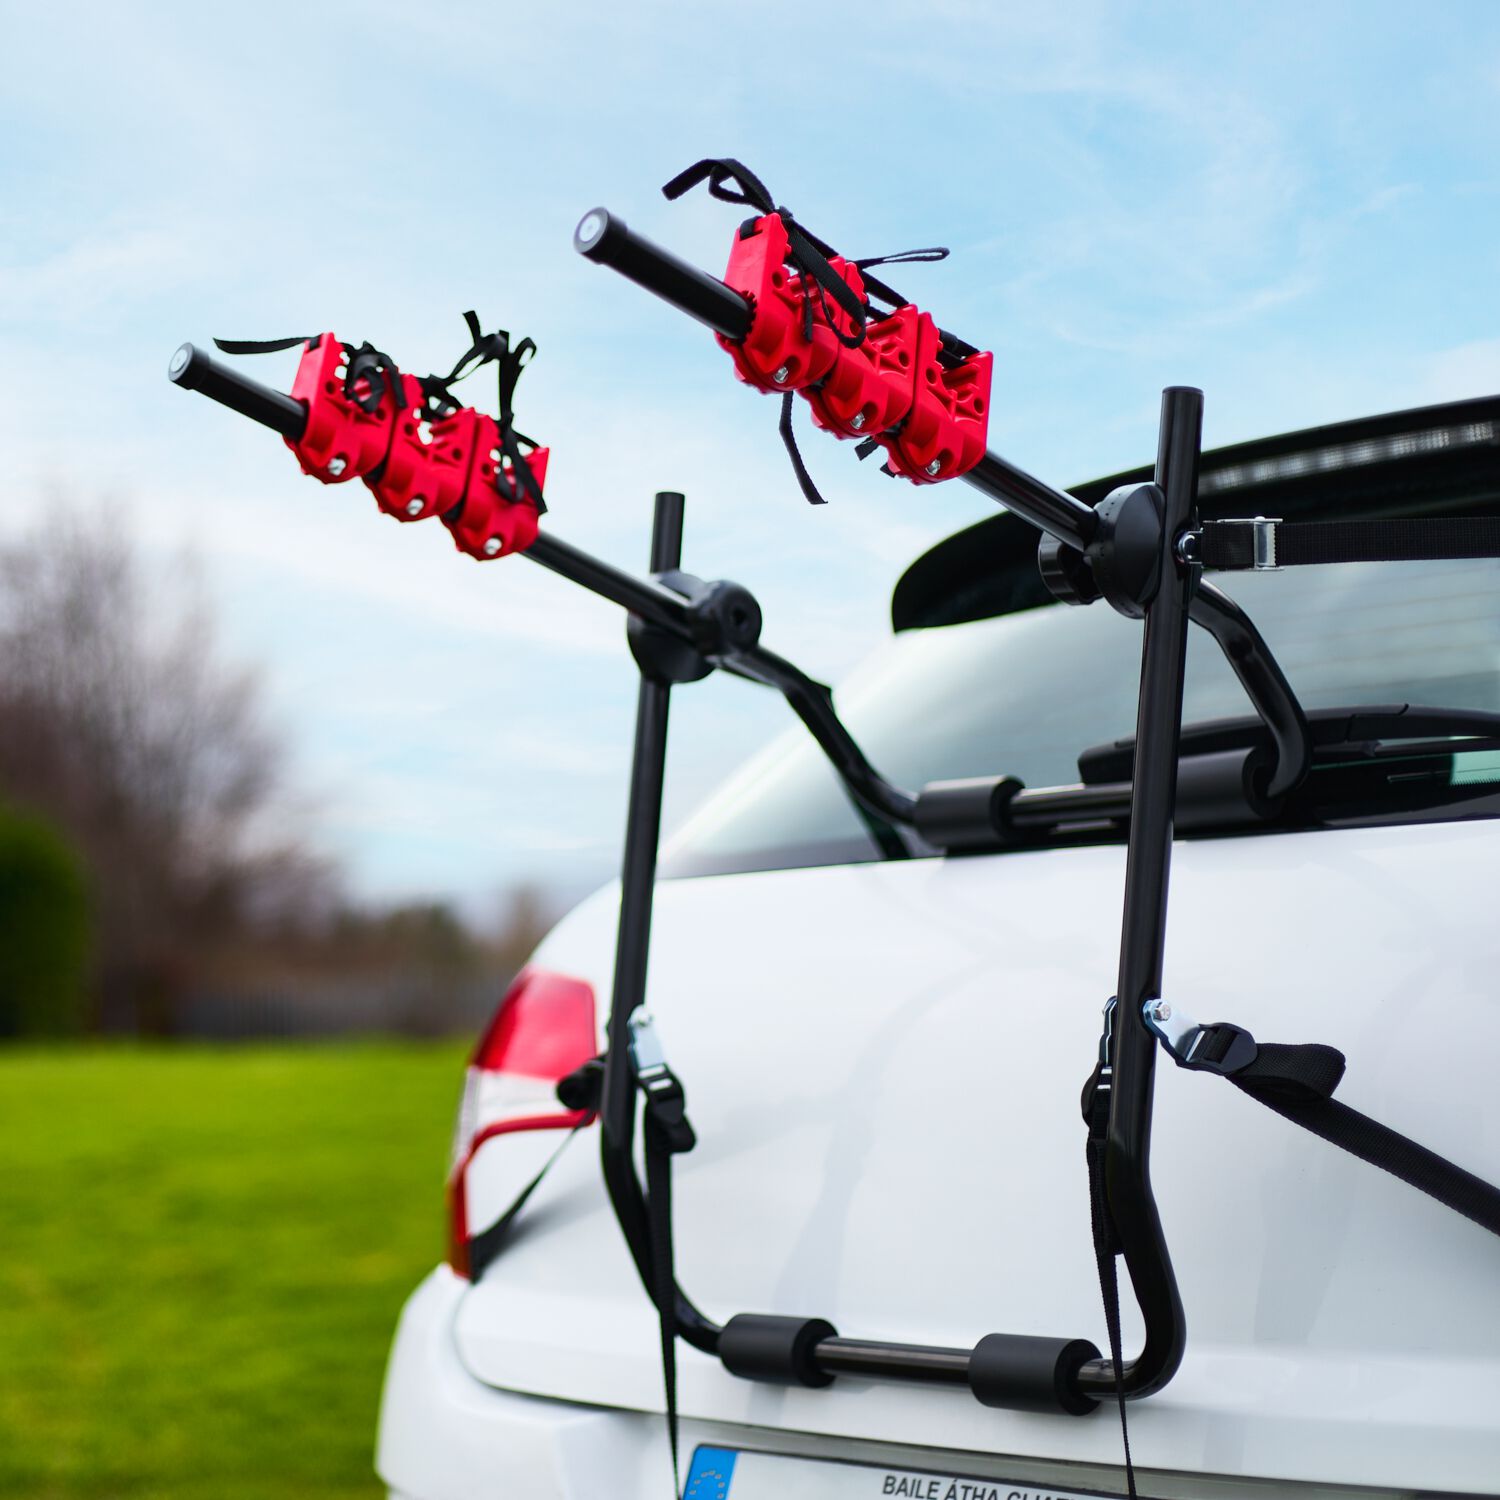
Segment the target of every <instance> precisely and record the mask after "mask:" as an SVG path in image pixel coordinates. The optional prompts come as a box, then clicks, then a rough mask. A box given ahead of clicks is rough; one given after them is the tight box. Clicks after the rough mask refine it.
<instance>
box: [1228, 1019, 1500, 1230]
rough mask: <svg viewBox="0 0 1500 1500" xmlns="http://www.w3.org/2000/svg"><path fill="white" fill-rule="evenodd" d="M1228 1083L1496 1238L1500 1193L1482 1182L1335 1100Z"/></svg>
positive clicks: (1237, 1079)
mask: <svg viewBox="0 0 1500 1500" xmlns="http://www.w3.org/2000/svg"><path fill="white" fill-rule="evenodd" d="M1264 1050H1265V1049H1264V1048H1262V1051H1264ZM1287 1050H1289V1051H1293V1052H1296V1051H1300V1050H1301V1049H1300V1048H1295V1047H1294V1048H1289V1049H1287ZM1229 1081H1230V1082H1231V1083H1233V1084H1234V1085H1235V1086H1236V1087H1237V1088H1238V1089H1239V1090H1240V1091H1241V1092H1242V1093H1245V1094H1248V1095H1249V1096H1250V1097H1251V1098H1252V1099H1258V1100H1259V1101H1260V1102H1261V1103H1262V1104H1264V1105H1265V1106H1266V1107H1267V1108H1268V1109H1274V1110H1275V1111H1276V1113H1277V1114H1279V1115H1280V1116H1282V1118H1283V1119H1287V1120H1290V1121H1291V1122H1292V1123H1293V1124H1294V1125H1300V1126H1301V1127H1302V1128H1303V1129H1304V1130H1310V1131H1312V1133H1313V1134H1314V1135H1316V1136H1321V1137H1322V1138H1323V1139H1324V1140H1325V1141H1327V1142H1328V1143H1329V1144H1330V1145H1333V1146H1338V1147H1340V1148H1341V1149H1342V1150H1344V1151H1347V1152H1349V1153H1350V1155H1352V1156H1357V1157H1359V1159H1360V1160H1361V1161H1366V1162H1369V1164H1370V1165H1371V1166H1372V1167H1379V1168H1380V1170H1381V1171H1382V1172H1389V1173H1390V1174H1391V1176H1392V1177H1397V1178H1399V1179H1400V1180H1401V1181H1402V1182H1404V1183H1406V1184H1407V1185H1408V1186H1409V1187H1414V1188H1416V1189H1417V1191H1418V1192H1421V1193H1426V1194H1427V1196H1428V1197H1429V1198H1432V1199H1435V1200H1436V1201H1437V1202H1439V1203H1441V1204H1442V1205H1443V1206H1444V1207H1445V1208H1451V1209H1452V1210H1453V1211H1454V1213H1457V1214H1462V1215H1463V1217H1464V1218H1466V1219H1468V1220H1469V1221H1470V1223H1473V1224H1477V1225H1478V1226H1479V1227H1480V1228H1481V1229H1485V1230H1488V1231H1489V1232H1490V1233H1491V1234H1494V1235H1500V1189H1496V1188H1495V1187H1494V1186H1492V1185H1491V1184H1490V1183H1488V1182H1485V1181H1484V1180H1483V1178H1480V1177H1476V1176H1474V1174H1473V1173H1472V1172H1466V1171H1465V1170H1464V1169H1463V1168H1462V1167H1459V1166H1455V1165H1454V1163H1452V1162H1451V1161H1448V1160H1447V1159H1446V1158H1445V1157H1441V1156H1439V1155H1438V1154H1437V1153H1436V1152H1435V1151H1429V1150H1428V1149H1427V1148H1426V1147H1425V1146H1422V1145H1419V1144H1418V1143H1417V1142H1416V1141H1414V1140H1411V1139H1409V1138H1408V1137H1407V1136H1404V1135H1401V1134H1400V1133H1399V1132H1398V1131H1395V1130H1392V1129H1391V1128H1390V1127H1389V1126H1388V1125H1382V1124H1381V1123H1380V1122H1379V1121H1378V1120H1372V1119H1371V1118H1370V1117H1369V1116H1368V1115H1363V1114H1361V1113H1360V1112H1359V1111H1358V1110H1357V1109H1350V1107H1349V1106H1348V1105H1347V1104H1343V1103H1341V1102H1340V1101H1339V1100H1337V1099H1327V1098H1321V1097H1319V1096H1318V1095H1317V1094H1315V1093H1306V1094H1304V1093H1299V1092H1297V1091H1296V1090H1288V1089H1286V1088H1285V1087H1284V1086H1279V1085H1278V1084H1276V1083H1271V1084H1269V1085H1268V1084H1267V1083H1266V1082H1265V1081H1256V1080H1254V1079H1250V1080H1244V1078H1243V1075H1241V1074H1232V1075H1230V1079H1229Z"/></svg>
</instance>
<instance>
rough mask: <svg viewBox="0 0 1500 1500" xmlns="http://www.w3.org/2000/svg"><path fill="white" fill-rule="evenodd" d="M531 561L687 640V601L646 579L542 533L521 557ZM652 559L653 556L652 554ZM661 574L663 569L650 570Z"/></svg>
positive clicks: (649, 623)
mask: <svg viewBox="0 0 1500 1500" xmlns="http://www.w3.org/2000/svg"><path fill="white" fill-rule="evenodd" d="M523 556H525V557H529V558H530V559H531V560H532V562H535V563H540V564H541V565H542V566H543V567H544V568H546V569H547V570H548V571H549V572H552V573H556V574H558V575H559V577H562V578H566V579H567V580H568V581H569V582H570V583H576V584H579V585H581V586H582V587H583V588H586V589H587V590H588V591H589V592H590V593H591V594H598V595H599V596H600V597H601V598H604V599H608V600H609V601H610V603H611V604H618V605H619V606H620V607H621V608H622V609H626V610H629V611H630V613H631V614H633V615H638V616H639V617H640V618H641V619H643V620H644V621H645V622H646V623H647V624H648V625H656V626H659V627H660V628H661V629H663V630H670V631H673V632H675V633H676V634H679V635H681V636H682V637H683V639H684V640H691V639H692V633H691V631H690V630H689V629H688V607H687V601H686V600H685V599H684V598H683V597H682V596H681V595H680V594H674V593H672V591H671V590H670V589H664V588H662V586H661V585H660V584H659V583H653V582H651V580H650V579H647V578H637V577H636V576H635V574H633V573H626V572H625V571H624V570H623V569H620V568H617V567H615V566H614V565H613V564H612V563H607V562H605V561H604V560H603V559H602V558H599V557H595V556H594V555H593V553H591V552H585V551H583V549H582V548H581V547H575V546H573V544H572V543H571V542H565V541H563V540H562V538H561V537H558V536H554V535H553V534H552V533H551V532H546V531H544V532H543V533H542V534H541V535H540V536H539V537H537V539H536V540H535V541H534V542H533V543H532V544H531V546H530V547H528V548H527V549H526V551H525V553H524V554H523ZM653 556H654V553H653ZM653 571H657V572H662V571H665V570H664V569H654V570H653Z"/></svg>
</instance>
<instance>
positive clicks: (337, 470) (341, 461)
mask: <svg viewBox="0 0 1500 1500" xmlns="http://www.w3.org/2000/svg"><path fill="white" fill-rule="evenodd" d="M348 467H349V460H348V459H347V458H345V457H344V456H343V454H342V453H341V454H339V456H338V457H337V458H330V459H329V460H328V472H329V473H330V474H332V475H333V477H334V478H335V479H338V478H340V477H341V476H342V475H343V472H344V470H345V469H347V468H348Z"/></svg>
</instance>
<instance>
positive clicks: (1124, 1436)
mask: <svg viewBox="0 0 1500 1500" xmlns="http://www.w3.org/2000/svg"><path fill="white" fill-rule="evenodd" d="M1107 1078H1108V1073H1107V1070H1106V1068H1105V1066H1104V1065H1103V1064H1101V1065H1100V1066H1099V1067H1098V1068H1096V1069H1095V1070H1094V1074H1093V1077H1092V1078H1091V1079H1090V1080H1089V1083H1088V1085H1087V1086H1086V1087H1085V1090H1084V1096H1085V1100H1086V1103H1087V1109H1086V1118H1087V1120H1088V1127H1089V1131H1088V1142H1087V1145H1086V1147H1085V1158H1086V1160H1087V1162H1088V1170H1089V1213H1090V1221H1091V1223H1092V1225H1093V1231H1094V1261H1095V1264H1096V1265H1097V1267H1098V1271H1099V1291H1100V1294H1101V1296H1102V1297H1103V1299H1104V1325H1105V1328H1106V1330H1107V1332H1108V1334H1109V1357H1110V1360H1111V1361H1112V1363H1113V1365H1114V1371H1115V1400H1116V1402H1117V1403H1118V1405H1119V1408H1120V1440H1121V1442H1122V1443H1123V1444H1124V1446H1125V1486H1126V1490H1127V1493H1128V1494H1129V1495H1130V1500H1136V1489H1135V1463H1134V1461H1133V1460H1132V1459H1131V1456H1130V1424H1129V1422H1128V1421H1127V1419H1126V1416H1125V1384H1124V1380H1123V1377H1122V1371H1123V1370H1124V1353H1123V1347H1122V1339H1121V1336H1120V1279H1119V1267H1118V1265H1117V1264H1116V1257H1118V1255H1119V1254H1120V1239H1119V1236H1118V1234H1116V1232H1115V1227H1114V1221H1113V1219H1111V1217H1110V1213H1109V1197H1108V1194H1107V1191H1106V1188H1105V1180H1104V1157H1105V1152H1106V1151H1107V1149H1108V1143H1109V1101H1110V1084H1109V1083H1108V1082H1107V1081H1106V1080H1107Z"/></svg>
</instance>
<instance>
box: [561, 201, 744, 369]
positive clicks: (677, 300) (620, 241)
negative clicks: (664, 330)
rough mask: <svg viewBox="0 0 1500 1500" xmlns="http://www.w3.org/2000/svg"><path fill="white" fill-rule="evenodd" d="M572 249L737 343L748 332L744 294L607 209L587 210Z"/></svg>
mask: <svg viewBox="0 0 1500 1500" xmlns="http://www.w3.org/2000/svg"><path fill="white" fill-rule="evenodd" d="M573 248H574V249H575V250H576V251H577V252H578V253H579V254H580V255H582V256H585V257H587V258H588V259H589V260H592V261H596V262H597V263H598V264H599V265H601V266H608V267H609V268H610V269H611V270H612V271H618V272H619V273H620V275H622V276H623V277H625V279H626V280H627V281H633V282H635V284H636V285H637V286H641V287H645V289H646V290H647V291H648V292H652V293H654V294H655V295H656V296H658V297H660V298H661V299H662V301H664V302H669V303H671V305H672V306H673V307H675V308H677V309H678V310H679V311H680V312H685V313H686V314H687V315H688V316H689V317H690V318H696V319H697V320H698V321H699V322H700V323H703V324H705V325H706V326H707V327H709V328H712V329H713V331H714V332H715V333H718V334H722V335H723V336H724V337H725V338H726V339H733V340H735V341H736V342H738V341H739V340H740V339H742V338H744V336H745V335H746V333H748V332H749V330H750V304H749V302H747V301H746V300H745V298H744V297H742V296H741V295H740V294H739V293H738V292H736V291H734V290H733V289H732V288H730V287H727V286H725V285H724V283H723V282H722V281H720V280H719V279H718V277H716V276H710V275H709V274H708V272H707V271H700V270H699V269H698V267H697V266H690V265H689V264H688V263H687V262H686V261H685V260H679V259H678V258H677V256H675V255H673V254H672V252H671V251H670V250H663V249H662V248H661V246H660V245H654V244H652V242H651V241H650V240H648V239H646V238H645V237H644V236H642V235H639V234H637V233H636V232H635V231H634V230H633V229H631V228H630V227H629V226H628V225H627V224H626V223H625V221H624V219H622V218H620V217H619V216H618V215H617V214H612V213H610V211H609V210H608V209H607V208H591V209H590V210H589V211H588V213H586V214H585V215H584V216H583V218H582V219H580V220H579V221H578V228H577V229H576V230H575V231H574V233H573Z"/></svg>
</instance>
